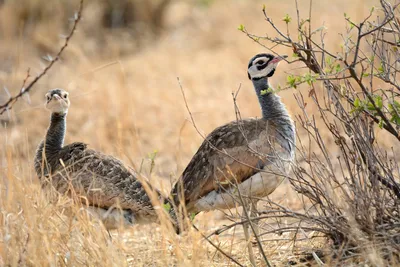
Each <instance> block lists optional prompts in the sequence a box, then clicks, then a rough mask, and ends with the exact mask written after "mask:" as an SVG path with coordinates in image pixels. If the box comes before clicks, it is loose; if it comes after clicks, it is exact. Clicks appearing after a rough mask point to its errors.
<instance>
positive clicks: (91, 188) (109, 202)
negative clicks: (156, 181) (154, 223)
mask: <svg viewBox="0 0 400 267" xmlns="http://www.w3.org/2000/svg"><path fill="white" fill-rule="evenodd" d="M59 158H60V159H61V160H62V161H63V165H64V166H62V167H60V168H58V172H57V174H56V175H53V184H54V185H55V187H56V188H57V190H58V191H61V192H67V191H68V186H70V185H72V187H73V189H74V191H75V192H76V193H77V194H78V195H79V196H84V197H86V199H87V201H88V202H89V204H90V205H93V206H98V207H104V208H109V207H111V206H113V205H117V204H118V205H119V206H120V207H121V208H122V209H131V210H133V211H140V210H143V211H145V210H152V205H151V201H150V199H149V196H148V195H147V193H146V191H145V190H144V188H143V185H142V183H141V182H140V181H139V180H138V179H137V174H136V173H134V172H133V171H130V170H128V169H127V168H126V167H125V166H124V164H123V163H122V162H121V161H120V160H118V159H116V158H114V157H112V156H108V155H104V154H102V153H99V152H97V151H94V150H92V149H87V148H86V145H85V146H83V145H82V143H72V144H70V145H67V146H65V147H64V148H63V149H62V151H61V152H60V154H59Z"/></svg>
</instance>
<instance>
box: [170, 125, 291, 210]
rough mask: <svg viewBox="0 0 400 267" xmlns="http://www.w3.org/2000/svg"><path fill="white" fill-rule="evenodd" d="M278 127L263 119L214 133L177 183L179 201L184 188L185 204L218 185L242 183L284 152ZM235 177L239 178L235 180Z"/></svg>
mask: <svg viewBox="0 0 400 267" xmlns="http://www.w3.org/2000/svg"><path fill="white" fill-rule="evenodd" d="M275 136H276V126H275V124H274V123H273V122H271V121H267V120H263V119H248V120H242V121H239V122H231V123H228V124H226V125H224V126H221V127H219V128H216V129H215V130H214V131H213V132H211V133H210V134H209V135H208V136H207V138H206V139H205V140H204V142H203V143H202V145H201V146H200V148H199V149H198V151H197V152H196V154H195V155H194V156H193V158H192V160H191V161H190V163H189V165H188V166H187V167H186V169H185V170H184V172H183V174H182V176H181V178H180V180H178V182H177V183H176V185H175V187H174V190H173V194H174V199H175V203H179V199H180V197H181V195H182V193H181V192H182V190H180V188H183V189H184V190H183V192H184V200H185V202H186V204H188V203H190V202H194V201H196V200H198V199H199V198H200V197H202V196H205V195H206V194H207V193H209V192H211V191H213V190H216V189H218V188H221V187H222V188H226V187H229V186H231V185H232V183H233V184H234V183H241V182H242V181H244V180H246V179H248V178H249V177H251V176H252V175H254V174H255V173H257V172H259V169H262V168H264V166H265V165H267V164H270V163H271V162H272V161H274V160H275V159H276V157H275V156H274V155H275V154H279V153H281V152H284V151H283V149H282V147H281V146H280V145H279V144H278V142H277V141H276V139H275ZM235 180H236V181H235Z"/></svg>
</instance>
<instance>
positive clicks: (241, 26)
mask: <svg viewBox="0 0 400 267" xmlns="http://www.w3.org/2000/svg"><path fill="white" fill-rule="evenodd" d="M238 30H239V31H241V32H244V25H243V24H240V25H239V27H238Z"/></svg>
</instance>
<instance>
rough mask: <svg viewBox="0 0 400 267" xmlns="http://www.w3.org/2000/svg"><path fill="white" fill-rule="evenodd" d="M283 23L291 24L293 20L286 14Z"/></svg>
mask: <svg viewBox="0 0 400 267" xmlns="http://www.w3.org/2000/svg"><path fill="white" fill-rule="evenodd" d="M283 21H284V22H286V24H289V23H290V22H291V21H292V18H291V17H290V16H289V14H286V16H285V17H284V18H283Z"/></svg>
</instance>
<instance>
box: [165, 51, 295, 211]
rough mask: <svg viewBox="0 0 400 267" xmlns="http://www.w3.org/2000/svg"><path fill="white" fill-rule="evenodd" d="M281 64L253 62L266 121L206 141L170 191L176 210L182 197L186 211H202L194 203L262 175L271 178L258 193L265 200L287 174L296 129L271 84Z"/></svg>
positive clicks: (227, 128)
mask: <svg viewBox="0 0 400 267" xmlns="http://www.w3.org/2000/svg"><path fill="white" fill-rule="evenodd" d="M280 60H282V58H277V57H274V56H272V55H269V54H259V55H256V56H255V57H253V58H252V59H251V60H250V63H249V70H248V74H249V78H250V79H251V80H252V82H253V85H254V88H255V90H256V94H257V96H258V99H259V102H260V106H261V109H262V118H260V119H244V120H239V121H234V122H231V123H228V124H226V125H223V126H221V127H218V128H216V129H215V130H214V131H212V132H211V133H210V134H209V135H208V136H207V137H206V139H205V140H204V141H203V143H202V144H201V146H200V147H199V149H198V151H197V152H196V154H195V155H194V156H193V158H192V160H191V161H190V163H189V164H188V166H187V167H186V168H185V170H184V171H183V173H182V176H181V177H180V179H179V180H178V182H177V183H176V184H175V186H174V188H173V190H172V198H173V199H174V203H175V205H176V206H179V205H180V203H181V198H182V195H183V199H182V200H183V202H184V203H185V205H186V209H187V211H188V212H199V211H201V210H199V208H198V207H196V202H198V201H199V200H200V199H202V198H205V197H206V196H207V194H209V193H210V192H213V193H217V194H218V192H223V191H224V190H226V189H228V188H232V186H233V185H234V184H240V183H242V182H243V181H246V180H247V179H249V178H251V177H252V176H253V175H255V174H257V173H260V172H262V173H263V175H268V176H267V177H266V179H265V178H263V181H266V182H265V183H264V185H263V186H264V187H265V188H261V190H258V191H257V192H258V195H257V196H256V197H264V196H266V195H268V194H270V193H271V192H272V191H274V190H275V188H276V187H277V186H278V185H279V184H280V183H281V181H282V180H283V179H284V177H285V176H286V175H287V173H288V171H289V169H290V162H291V161H292V160H293V158H294V150H295V127H294V124H293V121H292V120H291V119H290V116H289V114H288V112H287V110H286V108H285V106H284V105H283V103H282V102H281V100H280V97H279V96H277V95H276V94H275V93H274V92H273V90H271V88H270V87H269V84H268V77H271V76H272V75H273V74H274V72H275V68H276V65H277V63H278V62H279V61H280ZM215 195H216V194H214V195H213V196H215ZM210 208H212V205H211V206H209V207H207V209H208V210H209V209H210Z"/></svg>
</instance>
